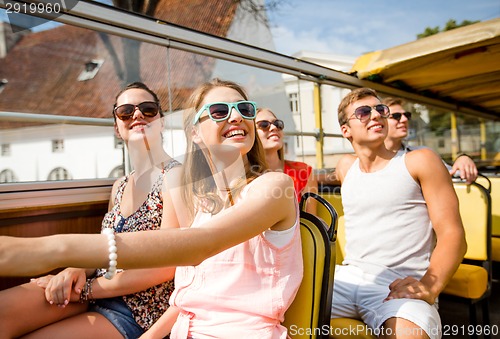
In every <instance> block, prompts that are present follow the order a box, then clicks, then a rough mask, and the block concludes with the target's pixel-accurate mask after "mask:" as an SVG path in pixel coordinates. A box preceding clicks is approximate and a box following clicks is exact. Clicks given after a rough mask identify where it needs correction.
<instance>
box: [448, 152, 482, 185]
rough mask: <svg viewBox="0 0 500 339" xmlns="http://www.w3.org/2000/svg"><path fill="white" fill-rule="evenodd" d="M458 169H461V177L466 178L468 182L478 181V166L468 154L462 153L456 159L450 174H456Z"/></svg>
mask: <svg viewBox="0 0 500 339" xmlns="http://www.w3.org/2000/svg"><path fill="white" fill-rule="evenodd" d="M457 171H460V178H461V179H462V180H465V181H466V183H467V184H471V183H473V182H474V181H476V178H477V173H478V172H477V167H476V164H475V163H474V160H472V159H471V158H469V157H468V156H466V155H461V156H459V157H458V158H457V160H455V163H454V164H453V167H452V168H451V170H450V175H454V174H455V173H456V172H457Z"/></svg>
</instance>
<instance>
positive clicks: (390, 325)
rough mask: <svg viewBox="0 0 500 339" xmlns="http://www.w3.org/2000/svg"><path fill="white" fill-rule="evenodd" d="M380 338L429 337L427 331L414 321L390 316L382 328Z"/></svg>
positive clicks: (415, 338)
mask: <svg viewBox="0 0 500 339" xmlns="http://www.w3.org/2000/svg"><path fill="white" fill-rule="evenodd" d="M379 338H402V339H403V338H408V339H410V338H414V339H417V338H422V339H424V338H425V339H428V338H429V336H428V335H427V333H426V332H425V331H424V330H423V329H422V328H421V327H419V326H418V325H417V324H415V323H414V322H412V321H410V320H407V319H404V318H396V317H393V318H389V319H387V320H386V321H385V322H384V324H383V325H382V328H381V329H380V336H379Z"/></svg>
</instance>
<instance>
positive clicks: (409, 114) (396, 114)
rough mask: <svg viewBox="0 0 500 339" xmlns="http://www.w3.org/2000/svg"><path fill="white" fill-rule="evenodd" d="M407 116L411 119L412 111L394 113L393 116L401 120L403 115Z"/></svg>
mask: <svg viewBox="0 0 500 339" xmlns="http://www.w3.org/2000/svg"><path fill="white" fill-rule="evenodd" d="M403 115H404V116H405V117H406V119H407V120H411V112H403V113H392V114H391V118H393V119H395V120H397V121H399V120H401V117H402V116H403Z"/></svg>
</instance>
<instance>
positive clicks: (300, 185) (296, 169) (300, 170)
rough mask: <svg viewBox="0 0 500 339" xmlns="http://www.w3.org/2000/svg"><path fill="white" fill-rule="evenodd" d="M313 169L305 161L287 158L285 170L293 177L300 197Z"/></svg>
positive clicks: (296, 191)
mask: <svg viewBox="0 0 500 339" xmlns="http://www.w3.org/2000/svg"><path fill="white" fill-rule="evenodd" d="M311 171H312V167H311V166H309V165H308V164H306V163H304V162H300V161H288V160H285V168H284V172H285V173H286V174H288V175H289V176H290V177H292V179H293V186H294V188H295V193H296V194H297V197H299V198H300V196H301V195H302V190H303V189H304V187H306V184H307V181H308V180H309V176H310V175H311Z"/></svg>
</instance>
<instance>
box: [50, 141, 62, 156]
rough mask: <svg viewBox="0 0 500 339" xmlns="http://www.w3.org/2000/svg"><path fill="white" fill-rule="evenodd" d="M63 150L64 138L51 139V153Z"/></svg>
mask: <svg viewBox="0 0 500 339" xmlns="http://www.w3.org/2000/svg"><path fill="white" fill-rule="evenodd" d="M62 152H64V140H62V139H56V140H52V153H62Z"/></svg>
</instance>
